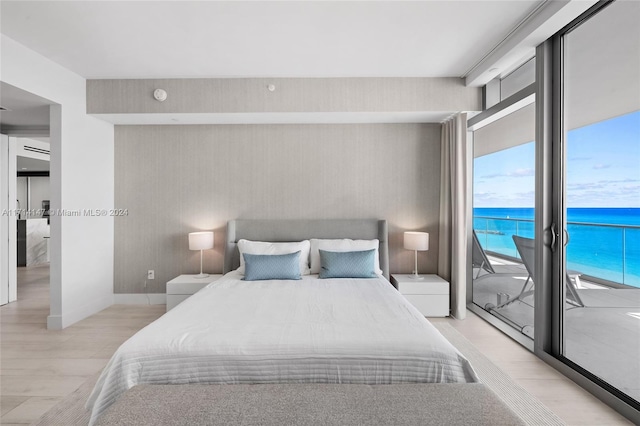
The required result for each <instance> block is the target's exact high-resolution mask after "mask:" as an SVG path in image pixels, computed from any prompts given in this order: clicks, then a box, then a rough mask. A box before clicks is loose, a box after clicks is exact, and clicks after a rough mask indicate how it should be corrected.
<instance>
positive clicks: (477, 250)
mask: <svg viewBox="0 0 640 426" xmlns="http://www.w3.org/2000/svg"><path fill="white" fill-rule="evenodd" d="M471 263H472V267H473V268H478V273H477V274H476V276H475V277H473V279H474V280H475V279H476V278H478V277H479V276H480V272H482V270H483V269H484V270H485V271H487V272H488V273H490V274H495V273H496V271H495V269H493V266H492V265H491V262H489V258H488V257H487V254H486V253H485V252H484V250H483V249H482V246H481V245H480V240H479V239H478V235H477V234H476V230H475V229H474V230H473V251H472V256H471Z"/></svg>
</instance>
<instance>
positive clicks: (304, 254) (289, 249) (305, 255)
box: [238, 240, 320, 275]
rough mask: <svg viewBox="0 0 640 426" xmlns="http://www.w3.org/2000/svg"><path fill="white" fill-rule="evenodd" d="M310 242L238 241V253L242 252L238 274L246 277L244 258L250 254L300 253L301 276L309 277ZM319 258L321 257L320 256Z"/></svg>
mask: <svg viewBox="0 0 640 426" xmlns="http://www.w3.org/2000/svg"><path fill="white" fill-rule="evenodd" d="M309 248H310V244H309V240H304V241H300V242H296V243H269V242H265V241H249V240H240V241H238V251H240V267H239V268H238V272H240V273H241V274H242V275H244V256H243V255H242V254H243V253H249V254H289V253H295V252H297V251H300V275H309V273H310V272H309ZM318 256H320V255H319V254H318Z"/></svg>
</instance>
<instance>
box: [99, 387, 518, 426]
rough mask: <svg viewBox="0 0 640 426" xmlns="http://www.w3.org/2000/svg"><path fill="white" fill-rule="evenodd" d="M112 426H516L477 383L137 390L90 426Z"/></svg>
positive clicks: (511, 416) (509, 414)
mask: <svg viewBox="0 0 640 426" xmlns="http://www.w3.org/2000/svg"><path fill="white" fill-rule="evenodd" d="M97 424H98V425H102V426H107V425H108V426H113V425H136V426H139V425H154V426H157V425H172V426H173V425H190V426H191V425H265V426H267V425H274V426H275V425H278V426H280V425H316V424H317V425H323V426H325V425H461V426H462V425H464V426H468V425H523V424H524V422H523V421H522V420H521V419H520V418H519V417H518V416H517V415H516V414H515V413H514V412H513V411H511V410H510V409H509V408H508V407H507V406H506V405H505V404H504V403H503V402H502V401H501V400H500V399H499V398H498V397H497V396H496V395H495V394H494V393H493V392H492V391H491V390H490V389H488V388H487V387H486V386H484V385H483V384H480V383H470V384H406V385H375V386H371V385H331V384H274V385H141V386H136V387H134V388H132V389H130V390H129V391H127V392H126V393H125V394H124V395H122V396H121V397H120V398H119V399H118V400H117V401H116V402H115V403H114V404H113V405H112V406H111V407H109V409H108V410H107V411H105V413H104V414H103V415H102V416H100V418H99V419H98V422H97Z"/></svg>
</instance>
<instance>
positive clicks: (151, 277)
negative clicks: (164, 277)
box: [147, 269, 156, 280]
mask: <svg viewBox="0 0 640 426" xmlns="http://www.w3.org/2000/svg"><path fill="white" fill-rule="evenodd" d="M147 279H148V280H155V279H156V272H155V271H154V270H153V269H149V270H148V271H147Z"/></svg>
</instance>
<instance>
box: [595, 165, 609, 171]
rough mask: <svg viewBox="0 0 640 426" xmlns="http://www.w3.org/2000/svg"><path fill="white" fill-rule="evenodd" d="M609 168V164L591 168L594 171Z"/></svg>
mask: <svg viewBox="0 0 640 426" xmlns="http://www.w3.org/2000/svg"><path fill="white" fill-rule="evenodd" d="M609 167H611V164H596V165H595V166H593V168H594V169H596V170H600V169H608V168H609Z"/></svg>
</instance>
